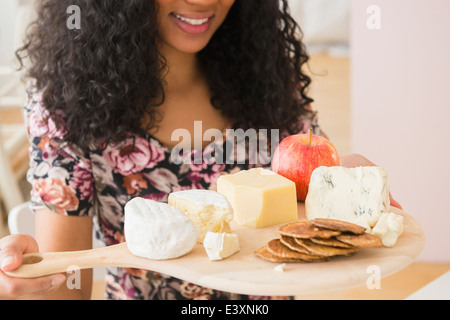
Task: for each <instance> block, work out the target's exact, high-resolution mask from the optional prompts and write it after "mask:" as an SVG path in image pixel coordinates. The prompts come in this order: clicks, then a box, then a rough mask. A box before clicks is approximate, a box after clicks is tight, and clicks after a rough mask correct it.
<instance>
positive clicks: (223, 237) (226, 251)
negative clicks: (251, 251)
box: [203, 231, 240, 260]
mask: <svg viewBox="0 0 450 320" xmlns="http://www.w3.org/2000/svg"><path fill="white" fill-rule="evenodd" d="M203 247H204V248H205V251H206V254H207V255H208V257H209V260H223V259H225V258H228V257H229V256H231V255H233V254H235V253H236V252H238V251H239V250H240V246H239V238H238V235H237V234H234V233H225V232H222V233H218V232H211V231H208V232H207V233H206V235H205V238H204V241H203Z"/></svg>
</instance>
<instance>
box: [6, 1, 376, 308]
mask: <svg viewBox="0 0 450 320" xmlns="http://www.w3.org/2000/svg"><path fill="white" fill-rule="evenodd" d="M70 5H78V6H79V7H80V12H81V29H73V30H72V29H68V28H67V27H66V19H67V18H68V14H67V13H66V11H67V7H68V6H70ZM38 13H39V16H38V19H37V21H36V23H35V24H34V25H33V28H32V29H31V30H30V33H29V34H28V38H27V39H28V41H27V43H26V45H25V46H24V47H23V48H22V49H21V50H19V51H18V56H19V58H21V59H22V58H24V57H25V56H27V57H28V58H29V60H30V67H29V69H28V76H29V78H30V79H31V81H30V86H29V88H28V91H27V93H28V99H27V104H26V108H25V120H26V124H27V128H28V132H29V137H30V142H31V150H30V151H31V153H30V154H31V162H30V170H29V173H28V179H29V181H30V183H31V184H32V186H33V190H32V194H31V196H32V208H33V209H34V211H35V213H36V240H37V242H36V241H35V240H34V239H31V238H30V237H26V236H10V237H6V238H4V239H1V240H0V248H1V267H2V270H4V271H8V270H12V269H15V268H17V267H18V266H20V264H21V261H22V260H21V259H22V254H23V253H26V252H34V251H37V250H38V244H39V250H40V251H66V250H83V249H88V248H90V247H91V240H92V239H91V234H92V227H93V225H94V227H95V230H96V231H97V234H98V236H99V238H100V239H101V240H103V241H104V243H105V244H106V245H112V244H116V243H118V242H121V241H124V237H123V207H124V205H125V203H126V202H127V201H129V200H130V199H131V198H133V197H136V196H140V197H144V198H149V199H154V200H158V201H167V196H168V194H169V193H170V192H172V191H176V190H183V189H192V188H196V189H214V187H215V181H216V180H217V178H218V177H219V176H220V175H221V174H226V173H230V172H236V171H239V170H244V169H248V168H249V167H251V166H252V165H253V164H252V163H250V162H249V161H246V163H245V164H235V163H228V162H227V163H226V164H223V163H218V162H217V161H214V160H215V159H214V155H212V157H209V158H208V159H209V161H205V160H203V161H202V162H201V163H199V164H198V163H192V162H191V163H190V164H189V163H188V164H175V163H174V162H173V161H172V160H171V156H170V155H171V150H172V149H173V147H174V145H175V144H176V143H177V142H176V141H173V140H172V133H173V132H174V131H175V130H177V129H179V128H183V129H186V130H188V132H190V133H192V135H191V136H194V138H195V139H197V140H194V141H193V143H192V146H199V145H201V146H202V148H201V150H200V149H197V150H196V149H195V148H194V149H193V150H192V152H191V153H189V154H187V155H185V156H187V157H192V158H194V157H196V155H198V153H199V152H200V153H203V154H205V153H207V152H208V150H210V149H209V148H208V144H209V143H210V141H203V139H202V136H203V135H201V136H200V137H198V135H197V136H195V135H194V132H195V128H194V123H195V121H201V124H202V130H203V132H205V131H206V130H208V129H219V130H221V131H222V132H225V130H226V129H227V128H236V129H237V128H244V129H245V128H266V129H279V130H281V137H280V138H282V137H283V136H286V135H288V134H293V133H298V132H307V131H308V130H309V128H313V130H314V133H315V134H317V135H323V132H322V131H321V130H320V127H319V126H318V124H317V119H316V114H315V113H314V112H312V111H311V109H310V107H309V106H310V104H311V102H312V100H311V99H310V98H309V97H308V96H307V93H306V90H307V87H308V85H309V83H310V79H309V77H308V76H307V75H305V74H304V73H303V72H302V66H303V65H304V64H305V63H306V62H307V60H308V57H307V55H306V52H305V49H304V46H303V45H302V43H301V42H300V40H299V39H298V38H297V37H298V35H299V28H298V26H297V24H296V23H295V22H294V20H293V19H292V18H291V17H290V15H289V13H288V7H287V1H282V5H281V7H280V2H279V1H278V0H267V1H263V2H261V1H256V0H236V1H234V0H155V1H149V0H129V1H109V0H108V1H107V0H104V1H74V0H70V1H61V0H42V1H40V6H39V8H38ZM203 132H202V133H203ZM213 143H215V144H216V146H217V145H219V146H222V147H224V148H226V138H225V141H222V142H220V141H215V142H213ZM222 143H223V144H222ZM247 151H248V150H247ZM247 155H248V152H247ZM209 156H211V155H209ZM211 159H212V161H211ZM342 159H343V163H342V165H352V166H354V165H363V164H367V163H368V161H367V160H366V159H365V158H363V157H358V156H349V157H342ZM247 160H248V159H247ZM64 279H65V278H64V276H63V275H55V276H49V277H43V278H40V279H34V280H24V279H12V278H9V277H7V276H6V275H5V274H4V273H0V296H6V297H15V298H22V297H38V298H41V297H43V296H47V297H51V298H54V297H57V298H73V299H83V298H84V299H88V298H89V297H90V293H91V286H92V272H91V271H89V270H84V271H82V275H81V279H82V283H81V289H80V290H69V289H68V288H67V286H64V285H61V284H62V283H63V282H64ZM106 284H107V285H106V293H105V295H106V298H108V299H195V298H200V299H227V298H231V299H258V298H275V297H250V296H241V295H236V294H233V293H226V292H219V291H216V290H211V289H208V288H203V287H199V286H196V285H193V284H190V283H187V282H185V281H181V280H179V279H174V278H172V277H168V276H165V275H162V274H157V273H153V272H147V271H143V270H129V269H121V268H110V269H108V274H107V277H106Z"/></svg>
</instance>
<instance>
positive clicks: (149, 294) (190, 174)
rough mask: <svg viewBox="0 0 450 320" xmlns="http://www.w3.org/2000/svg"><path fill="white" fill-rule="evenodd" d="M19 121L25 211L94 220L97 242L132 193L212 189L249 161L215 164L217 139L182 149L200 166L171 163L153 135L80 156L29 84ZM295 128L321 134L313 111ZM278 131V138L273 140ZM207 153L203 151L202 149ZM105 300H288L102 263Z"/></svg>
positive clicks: (117, 220)
mask: <svg viewBox="0 0 450 320" xmlns="http://www.w3.org/2000/svg"><path fill="white" fill-rule="evenodd" d="M24 110H25V112H24V116H25V124H26V127H27V131H28V135H29V140H30V143H31V146H30V169H29V171H28V176H27V178H28V181H29V182H30V183H31V185H32V191H31V207H32V209H39V208H48V209H50V210H52V211H54V212H57V213H59V214H63V215H69V216H89V217H93V218H94V228H95V231H96V235H97V237H98V238H99V239H101V240H102V241H103V242H104V244H105V245H113V244H117V243H119V242H123V241H125V239H124V235H123V224H124V206H125V204H126V203H127V202H128V201H129V200H130V199H132V198H133V197H143V198H147V199H153V200H156V201H162V202H167V197H168V195H169V193H171V192H174V191H179V190H187V189H211V190H214V189H215V182H216V180H217V178H218V177H219V176H220V175H223V174H228V173H234V172H238V171H239V170H246V169H249V168H251V167H252V166H255V165H251V164H249V161H247V162H246V163H244V164H228V163H227V162H225V161H222V162H223V163H222V164H221V163H220V162H219V161H215V158H214V152H213V148H212V146H214V147H215V148H214V151H215V152H217V150H221V151H224V149H225V148H226V145H227V143H228V142H229V141H227V140H226V136H225V134H224V137H223V140H222V141H221V140H219V141H215V142H213V144H215V145H213V144H212V145H210V146H208V147H206V148H205V149H204V150H201V151H195V150H194V151H192V152H190V153H189V154H183V157H190V158H191V159H192V160H193V159H195V158H197V157H198V155H199V154H198V153H199V152H201V153H202V154H201V155H202V156H204V157H203V160H202V161H201V163H199V162H194V161H191V163H182V164H177V163H174V162H173V161H172V157H171V151H172V148H170V147H168V146H165V145H163V144H162V143H160V141H158V140H157V139H155V138H154V137H153V136H150V135H146V136H134V137H132V138H130V139H128V140H126V141H124V142H122V143H121V144H119V145H116V146H112V145H111V146H107V147H106V148H103V149H102V148H98V149H97V148H93V149H92V150H91V151H90V152H89V154H87V155H86V154H83V153H82V152H81V150H79V149H77V148H76V147H74V146H69V145H66V144H64V143H63V141H62V138H63V137H64V134H65V133H64V132H61V131H59V130H58V129H57V127H56V125H55V123H54V122H53V121H52V119H51V118H49V116H48V113H47V111H46V110H45V108H44V107H43V105H42V97H41V94H40V93H39V92H37V91H36V90H34V89H33V87H32V86H29V87H28V89H27V101H26V104H25V109H24ZM300 121H302V122H303V124H304V125H303V130H302V131H303V132H307V131H308V130H309V128H313V129H314V133H315V134H319V135H323V132H321V130H320V127H319V126H318V125H317V119H316V115H315V113H313V112H311V114H310V115H309V116H305V117H303V118H302V119H301V120H300ZM282 138H283V134H281V135H280V139H282ZM208 153H209V154H208ZM105 280H106V291H105V298H106V299H289V297H259V296H244V295H239V294H233V293H228V292H220V291H217V290H213V289H209V288H204V287H200V286H197V285H195V284H192V283H188V282H186V281H183V280H180V279H176V278H173V277H170V276H167V275H164V274H160V273H155V272H151V271H145V270H136V269H126V268H107V275H106V279H105Z"/></svg>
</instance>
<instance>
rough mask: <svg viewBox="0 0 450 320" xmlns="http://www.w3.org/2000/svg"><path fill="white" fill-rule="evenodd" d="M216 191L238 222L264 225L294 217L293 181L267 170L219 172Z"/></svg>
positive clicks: (278, 222) (248, 225)
mask: <svg viewBox="0 0 450 320" xmlns="http://www.w3.org/2000/svg"><path fill="white" fill-rule="evenodd" d="M217 191H218V192H220V193H222V194H223V195H225V197H226V198H227V199H228V201H229V202H230V203H231V206H232V207H233V211H234V221H236V223H238V224H239V225H241V226H245V227H251V228H264V227H267V226H271V225H276V224H280V223H286V222H291V221H295V220H297V219H298V213H297V194H296V189H295V183H294V182H293V181H291V180H289V179H287V178H285V177H283V176H281V175H279V174H277V173H275V172H273V171H271V170H268V169H263V168H255V169H250V170H244V171H240V172H237V173H235V174H229V175H223V176H221V177H220V178H219V179H218V180H217Z"/></svg>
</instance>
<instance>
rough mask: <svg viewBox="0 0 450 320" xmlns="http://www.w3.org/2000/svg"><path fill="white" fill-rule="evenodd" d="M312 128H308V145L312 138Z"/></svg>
mask: <svg viewBox="0 0 450 320" xmlns="http://www.w3.org/2000/svg"><path fill="white" fill-rule="evenodd" d="M312 132H313V130H312V128H310V129H309V145H311V140H312Z"/></svg>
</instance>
